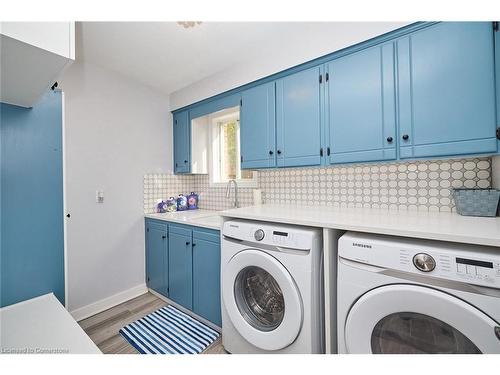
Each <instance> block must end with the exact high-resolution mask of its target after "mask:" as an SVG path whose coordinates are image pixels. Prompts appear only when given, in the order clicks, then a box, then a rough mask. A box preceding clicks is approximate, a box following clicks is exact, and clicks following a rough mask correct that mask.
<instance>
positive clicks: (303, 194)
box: [144, 158, 492, 213]
mask: <svg viewBox="0 0 500 375" xmlns="http://www.w3.org/2000/svg"><path fill="white" fill-rule="evenodd" d="M257 174H258V188H259V189H262V193H263V194H262V195H263V200H264V203H265V204H269V203H276V204H297V205H303V206H333V207H371V208H380V209H396V210H398V209H399V210H424V211H448V212H449V211H452V210H454V204H453V198H452V196H451V191H452V189H453V188H489V187H491V180H492V178H491V159H490V158H474V159H452V160H422V161H412V162H401V163H391V164H356V165H342V166H331V167H314V168H286V169H270V170H260V171H259V172H258V173H257ZM252 190H253V189H251V188H239V190H238V199H239V201H240V206H241V207H244V206H249V205H252V204H253V202H252ZM191 191H195V192H197V193H199V207H200V208H204V209H210V210H222V209H228V208H231V203H232V200H228V199H226V195H225V191H226V188H225V186H215V187H214V186H210V182H209V177H208V176H207V175H191V176H190V175H173V174H146V175H145V176H144V212H145V213H152V212H154V207H155V204H156V202H157V201H158V200H161V199H167V198H168V197H170V196H177V195H178V194H180V193H183V194H186V193H189V192H191Z"/></svg>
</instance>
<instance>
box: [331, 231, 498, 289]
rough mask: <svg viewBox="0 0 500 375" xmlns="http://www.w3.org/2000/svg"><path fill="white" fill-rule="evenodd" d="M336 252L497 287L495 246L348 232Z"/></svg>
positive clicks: (400, 268)
mask: <svg viewBox="0 0 500 375" xmlns="http://www.w3.org/2000/svg"><path fill="white" fill-rule="evenodd" d="M339 256H340V257H342V258H346V259H349V260H354V261H356V262H360V263H365V264H370V265H374V266H378V267H383V268H387V269H392V270H397V271H404V272H411V273H417V274H425V275H429V276H432V277H438V278H442V279H447V280H455V281H461V282H465V283H468V284H475V285H482V286H488V287H494V288H500V250H499V249H498V248H494V247H486V246H473V245H465V244H453V243H446V242H432V241H426V240H416V239H395V238H394V237H385V236H378V235H371V236H370V235H367V234H360V233H349V234H346V235H344V236H342V237H341V239H340V240H339Z"/></svg>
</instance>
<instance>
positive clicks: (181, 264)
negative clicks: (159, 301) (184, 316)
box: [168, 225, 193, 309]
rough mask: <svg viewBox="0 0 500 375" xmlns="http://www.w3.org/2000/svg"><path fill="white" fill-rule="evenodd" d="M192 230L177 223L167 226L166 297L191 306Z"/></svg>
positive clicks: (189, 307) (187, 306) (188, 306)
mask: <svg viewBox="0 0 500 375" xmlns="http://www.w3.org/2000/svg"><path fill="white" fill-rule="evenodd" d="M191 237H192V231H191V229H187V228H185V227H181V226H177V225H169V226H168V280H169V282H168V286H169V289H168V290H169V292H168V297H169V298H170V299H171V300H173V301H174V302H177V303H178V304H180V305H182V306H184V307H186V308H188V309H192V308H193V250H192V249H193V248H192V246H191V241H192V239H191Z"/></svg>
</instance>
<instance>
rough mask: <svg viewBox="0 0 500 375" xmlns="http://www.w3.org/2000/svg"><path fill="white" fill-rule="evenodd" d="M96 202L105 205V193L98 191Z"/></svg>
mask: <svg viewBox="0 0 500 375" xmlns="http://www.w3.org/2000/svg"><path fill="white" fill-rule="evenodd" d="M95 201H96V203H104V191H102V190H97V191H96V192H95Z"/></svg>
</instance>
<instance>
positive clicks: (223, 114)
mask: <svg viewBox="0 0 500 375" xmlns="http://www.w3.org/2000/svg"><path fill="white" fill-rule="evenodd" d="M236 112H237V114H236ZM221 118H222V119H224V120H231V119H233V118H234V119H236V120H237V122H238V124H239V123H240V107H239V106H235V107H231V108H226V109H223V110H221V111H217V112H214V113H211V114H210V115H209V126H210V131H209V132H208V133H209V135H208V136H209V142H208V143H209V152H208V171H209V173H208V175H209V177H210V178H209V185H210V187H225V186H226V185H227V183H228V181H229V180H228V181H220V177H221V170H220V168H221V158H220V155H221V153H222V151H221V141H220V134H221V131H220V128H219V123H220V122H221ZM236 142H237V146H236V147H237V157H236V159H237V160H236V163H237V171H238V172H237V173H239V175H240V178H237V179H236V183H237V184H238V187H242V188H258V187H259V181H258V173H257V171H253V177H252V178H248V179H242V178H241V159H240V153H241V149H240V147H241V140H240V127H239V125H238V128H237V135H236ZM216 159H218V162H215V160H216Z"/></svg>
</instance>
